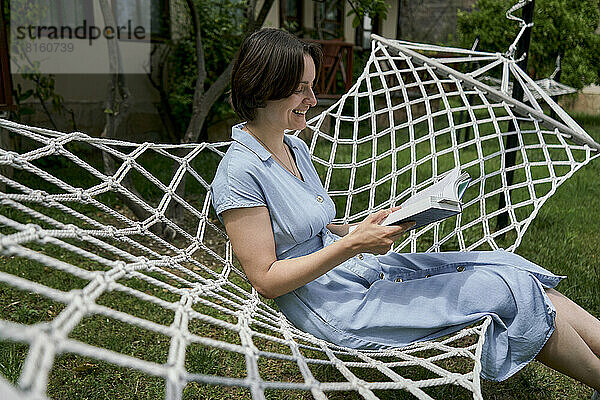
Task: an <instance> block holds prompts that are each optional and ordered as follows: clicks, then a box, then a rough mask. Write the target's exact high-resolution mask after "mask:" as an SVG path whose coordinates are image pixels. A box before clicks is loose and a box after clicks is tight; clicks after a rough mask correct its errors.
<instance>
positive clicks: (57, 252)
mask: <svg viewBox="0 0 600 400" xmlns="http://www.w3.org/2000/svg"><path fill="white" fill-rule="evenodd" d="M372 49H373V50H372V54H371V56H370V59H369V61H368V63H367V65H366V67H365V70H364V72H363V74H362V75H361V76H360V78H359V79H358V81H357V82H356V84H355V85H354V86H353V87H352V88H351V90H350V91H349V92H348V93H346V94H345V95H343V96H342V98H341V99H340V100H339V101H338V102H337V103H335V104H334V105H332V106H331V107H330V108H329V109H328V110H326V111H324V112H323V113H322V114H320V115H319V116H317V117H315V118H313V119H312V120H311V121H309V124H308V125H309V129H308V132H309V133H310V135H309V136H310V137H309V138H308V139H309V142H310V150H311V153H312V156H313V161H314V163H315V165H316V168H317V170H318V172H319V173H320V174H321V175H322V179H323V182H324V185H325V187H326V189H327V190H328V192H329V193H330V194H331V196H332V197H333V198H334V201H336V203H337V207H338V216H339V217H340V218H339V221H356V220H360V219H362V218H364V217H365V216H366V215H367V214H368V213H371V212H373V211H376V210H378V209H381V208H384V207H389V206H391V205H394V204H397V203H399V202H400V201H402V200H403V199H404V198H406V197H407V196H409V195H411V194H412V193H414V192H415V191H417V190H419V189H421V188H423V187H425V186H427V185H429V184H431V183H432V182H434V181H436V180H437V179H439V177H440V176H442V175H443V174H444V173H445V172H447V171H449V170H450V169H452V168H454V167H455V166H459V165H460V166H461V167H462V168H463V169H464V170H466V171H468V172H469V173H470V175H471V177H473V178H474V179H473V183H472V187H471V188H470V189H469V190H468V191H467V193H466V195H465V198H464V199H465V206H464V211H463V214H462V215H461V216H458V217H454V218H453V219H449V220H446V221H445V222H442V223H437V224H434V225H432V226H429V227H426V228H423V229H420V230H418V231H416V232H412V233H411V234H410V235H409V236H407V237H406V239H405V240H404V241H402V242H401V243H399V244H398V245H397V246H396V249H397V250H398V251H417V250H419V251H440V250H446V249H457V248H458V249H461V250H470V249H496V248H498V247H500V246H504V247H507V248H508V249H509V250H511V251H514V250H515V249H516V247H517V246H518V245H519V243H520V241H521V238H522V236H523V234H524V232H525V230H526V229H527V227H528V226H529V224H530V223H531V221H532V220H533V218H534V217H535V215H536V214H537V212H538V210H539V209H540V207H541V206H542V204H543V203H544V202H545V200H547V199H548V198H549V197H550V196H551V195H552V194H553V193H554V191H555V190H556V189H557V187H558V186H559V185H560V184H561V183H562V182H564V181H565V180H566V179H567V178H568V177H569V176H571V175H572V174H573V173H574V172H575V171H576V170H577V169H579V168H580V167H581V166H583V165H585V164H586V163H588V162H589V161H590V160H591V159H593V158H595V157H597V156H598V150H599V149H600V145H598V144H597V143H596V142H594V140H592V138H591V137H589V136H588V135H587V134H586V133H585V132H584V131H583V130H582V129H581V128H580V127H579V126H578V125H577V124H576V123H575V122H574V121H573V120H572V119H571V118H570V117H569V116H568V115H567V114H566V113H565V112H564V111H563V110H562V109H561V108H560V107H558V106H557V105H556V104H555V103H554V102H553V101H552V100H551V99H550V97H549V96H548V95H547V94H546V93H544V92H543V90H541V89H540V88H539V87H538V86H537V85H536V84H535V83H534V82H532V81H531V79H529V78H528V77H527V75H526V74H524V73H523V72H522V71H521V70H520V69H519V68H518V67H517V65H516V64H515V61H514V60H513V59H512V58H510V57H508V58H507V57H506V56H505V55H501V54H492V53H485V52H480V51H469V50H463V49H453V48H444V47H439V46H426V45H419V44H411V43H406V42H400V41H391V40H387V39H384V38H381V37H377V36H374V42H373V46H372ZM474 61H477V62H478V63H479V65H480V67H479V68H478V69H477V70H474V71H472V70H469V67H470V65H471V63H473V62H474ZM494 72H497V74H498V75H497V76H498V77H501V78H500V79H501V80H502V85H501V86H502V88H504V89H506V88H507V87H508V84H509V82H513V83H514V84H520V85H524V90H525V95H526V97H527V98H528V99H529V105H525V104H523V103H517V102H515V101H513V100H512V99H511V98H509V97H508V96H507V95H506V94H505V93H506V91H505V90H502V91H500V90H495V89H493V88H491V87H489V86H486V85H485V84H483V83H481V82H480V81H479V80H478V78H479V77H480V76H482V75H483V74H491V73H494ZM534 93H539V94H540V96H541V97H540V99H541V100H539V101H538V100H536V97H535V95H534ZM550 110H553V111H554V112H555V113H556V115H557V119H556V120H554V119H551V118H550V117H548V116H546V114H545V113H546V112H549V111H550ZM463 120H464V121H463ZM510 121H513V123H514V126H515V127H516V128H515V129H514V131H513V132H509V131H508V126H509V122H510ZM0 128H4V129H5V130H8V131H9V132H11V133H12V135H14V136H17V137H19V138H20V140H21V146H20V150H19V151H18V152H17V151H14V150H9V149H4V148H3V149H1V150H0V166H1V167H2V168H1V170H2V174H1V175H0V183H1V184H3V185H4V186H5V187H6V190H4V191H2V192H1V193H0V202H1V207H0V226H1V229H2V230H1V231H0V233H1V236H0V252H1V253H2V255H3V256H4V257H14V258H16V259H20V260H23V262H25V261H27V262H29V263H31V264H32V265H34V264H35V265H40V266H43V267H45V268H50V269H52V270H56V271H61V272H62V273H64V274H65V275H69V276H72V277H77V278H79V280H83V282H84V284H83V286H82V287H70V286H69V285H67V284H65V285H64V287H58V288H57V287H51V286H49V285H46V284H45V282H44V281H43V280H41V281H40V280H36V279H33V278H28V277H27V276H24V277H23V276H17V275H15V274H12V273H10V272H7V271H5V270H3V269H0V288H7V287H11V288H14V289H17V290H20V291H22V292H21V293H22V295H23V296H28V293H35V294H37V295H40V296H42V297H44V298H47V299H49V300H51V301H52V302H55V303H57V304H62V305H64V306H63V308H62V310H61V311H60V312H59V313H58V315H56V316H55V317H54V318H52V319H50V320H49V321H47V322H40V323H36V324H32V325H27V324H24V323H20V322H15V321H13V320H11V319H10V318H8V319H3V320H0V339H3V340H9V341H14V342H19V343H23V344H25V345H27V346H28V353H27V358H26V360H25V362H24V365H23V368H22V370H21V373H20V378H19V380H18V383H17V385H16V386H14V387H13V386H12V385H10V384H9V383H8V382H7V381H5V380H0V398H5V397H7V396H9V398H22V399H26V398H27V399H30V398H31V399H41V398H45V396H46V390H47V385H48V379H49V376H50V373H51V371H52V369H53V368H56V364H57V363H58V358H59V357H60V356H61V355H63V354H74V355H77V356H81V357H89V358H93V359H96V360H102V361H104V362H107V363H109V364H111V365H115V366H119V367H128V368H133V369H135V370H137V371H140V372H142V373H144V374H147V375H148V376H150V377H158V378H160V379H162V380H164V383H165V398H167V399H180V398H181V397H182V393H183V391H184V389H185V387H186V385H188V384H189V383H190V382H199V383H204V384H209V385H220V386H235V387H239V388H242V389H243V390H244V391H245V393H247V396H248V398H253V399H264V398H265V393H267V395H268V393H270V391H278V390H286V391H295V392H298V393H301V394H304V395H305V396H306V398H311V397H313V398H316V399H326V398H328V396H330V395H341V394H348V393H349V392H354V394H358V395H360V396H361V397H363V398H365V399H377V398H379V394H380V393H381V391H389V390H404V391H407V392H409V393H411V394H412V395H414V396H415V397H416V398H419V399H431V398H433V396H435V393H436V392H435V389H436V387H438V388H439V387H440V386H443V385H455V386H456V387H458V388H461V389H463V390H467V391H469V392H472V396H473V398H475V399H481V398H482V396H481V387H480V380H479V372H480V371H481V362H480V356H481V348H482V345H483V340H484V337H485V336H484V335H485V332H486V328H487V326H488V325H489V323H490V321H489V319H485V320H483V321H482V322H481V323H479V324H477V325H476V326H473V327H469V328H466V329H463V330H461V331H459V332H457V333H456V334H453V335H450V336H447V337H444V338H441V339H439V340H436V341H430V342H422V343H415V344H413V345H411V346H408V347H404V348H400V349H389V350H379V351H359V350H353V349H348V348H341V347H339V346H335V345H333V344H331V343H327V342H325V341H323V340H320V339H317V338H315V337H313V336H312V335H310V334H307V333H304V332H302V331H299V330H298V329H296V328H294V327H293V326H291V324H290V323H289V322H288V321H287V320H286V319H285V318H284V317H283V315H282V314H281V313H280V312H279V311H277V310H276V309H274V308H273V307H271V306H270V305H268V304H266V303H265V302H263V301H262V300H261V299H260V298H259V297H258V295H257V293H256V291H255V290H254V289H252V288H251V286H250V285H249V284H248V282H247V281H246V280H245V279H244V275H243V273H242V272H241V271H240V269H239V268H237V267H236V264H235V263H234V260H233V253H232V250H231V246H230V243H229V242H228V240H227V237H226V235H225V232H224V229H223V227H222V226H221V225H220V224H219V223H218V220H217V219H216V216H215V215H214V211H213V210H212V207H211V200H210V195H209V192H208V187H209V186H208V185H209V184H210V182H211V181H212V176H213V173H214V171H215V168H216V165H217V163H218V161H219V159H220V156H222V154H223V152H224V150H225V148H226V146H227V145H228V143H216V144H210V143H201V144H189V145H160V144H153V143H144V144H142V145H139V144H133V143H127V142H123V141H117V140H105V139H99V138H92V137H89V136H87V135H85V134H83V133H79V132H75V133H69V134H63V133H60V132H54V131H50V130H46V129H41V128H35V127H30V126H26V125H21V124H17V123H13V122H11V121H7V120H1V119H0ZM467 129H470V130H471V131H472V133H473V134H472V138H471V139H468V140H466V141H464V140H463V141H461V140H460V134H461V133H462V132H463V131H464V130H467ZM508 134H516V135H517V136H518V138H519V144H520V145H519V147H518V148H516V149H512V150H510V151H516V152H517V162H516V164H515V166H512V167H510V166H506V165H505V164H504V158H503V156H504V154H505V153H506V152H507V150H506V149H505V146H504V137H505V136H506V135H508ZM101 152H105V153H108V154H110V155H111V156H112V158H113V159H114V160H115V164H116V168H117V171H116V172H115V173H114V174H105V173H104V172H103V168H102V167H101V166H100V165H101V158H100V154H101ZM508 170H514V172H515V179H514V182H513V183H512V184H511V185H508V184H507V179H506V173H507V171H508ZM172 171H176V172H175V173H174V174H173V173H172ZM74 176H75V177H77V178H78V179H77V181H78V182H82V183H81V184H80V185H75V184H74V183H73V181H74V179H73V177H74ZM129 179H130V180H131V181H133V182H134V184H136V185H137V188H138V189H137V190H138V191H139V192H140V193H141V194H138V193H137V192H136V191H133V190H132V188H131V187H130V186H128V184H126V182H127V181H128V180H129ZM184 180H185V185H186V189H187V191H186V195H185V196H181V195H179V194H178V192H177V188H178V187H180V185H181V183H182V182H183V181H184ZM141 182H143V183H144V185H141V184H140V183H141ZM144 188H145V189H144ZM148 188H150V189H148ZM116 194H118V195H119V196H120V197H118V198H117V197H116ZM500 196H504V197H505V198H506V206H505V207H504V208H502V209H498V200H499V197H500ZM122 198H127V199H129V201H130V202H133V203H135V204H137V205H138V206H139V207H141V208H143V209H144V210H145V211H146V212H147V214H148V217H147V218H145V219H143V220H137V219H136V218H134V217H133V215H132V213H131V212H129V211H128V209H127V208H125V207H123V206H122V205H121V202H120V200H119V199H122ZM173 204H178V205H179V208H180V210H183V211H182V214H183V217H182V218H180V219H177V220H174V219H170V217H169V213H168V212H167V211H168V210H169V208H170V207H171V206H172V205H173ZM503 212H507V213H508V216H509V223H508V226H506V227H502V228H500V229H496V226H495V220H496V219H497V218H498V216H499V215H500V214H501V213H503ZM177 221H183V222H177ZM159 225H163V226H164V225H166V226H168V227H169V228H170V229H171V230H172V231H173V232H175V233H176V236H175V238H174V239H173V240H169V241H167V240H165V239H164V238H163V237H161V236H159V235H157V234H155V233H154V232H155V231H156V230H155V229H154V228H156V227H157V226H159ZM132 282H134V283H135V284H133V283H132ZM140 285H143V287H147V288H148V289H147V290H145V289H142V288H141V286H140ZM1 290H3V289H1ZM111 293H118V294H120V295H123V296H127V297H128V298H132V299H134V300H135V301H137V302H140V303H144V304H147V305H149V306H153V307H159V308H160V309H161V310H163V311H164V313H166V314H168V315H170V316H171V317H170V320H169V322H168V323H158V322H156V321H151V320H149V319H146V318H145V317H144V316H143V315H141V316H140V315H135V313H134V312H127V311H124V308H123V307H121V305H120V304H119V303H118V302H112V303H110V302H109V303H107V302H105V301H102V299H103V296H106V295H108V294H111ZM93 316H101V317H102V318H103V319H106V320H107V321H116V322H119V323H121V324H124V325H125V326H126V327H127V328H125V329H128V330H139V331H143V332H147V333H151V334H152V335H155V336H156V337H159V338H161V340H162V341H163V342H164V343H168V345H166V346H167V347H166V348H165V353H166V354H165V355H164V358H163V359H162V360H158V361H157V360H154V359H148V358H147V357H144V356H139V357H134V356H131V355H126V354H123V353H121V352H119V351H118V350H116V349H114V348H111V347H110V346H108V345H103V344H98V343H89V342H86V341H85V340H84V339H82V337H80V336H77V335H76V334H74V332H76V331H77V330H78V329H80V327H81V326H82V324H84V321H86V319H87V318H90V317H93ZM116 335H118V332H117V333H116ZM167 348H168V350H166V349H167ZM198 348H202V349H214V350H215V351H218V354H219V355H218V356H215V360H214V362H215V363H216V364H217V365H218V364H219V362H220V361H219V359H218V358H219V357H221V356H223V357H225V359H227V360H229V359H231V358H240V359H241V360H242V363H243V364H244V365H245V371H244V374H243V376H241V377H240V376H238V375H236V374H235V373H232V372H231V369H230V368H227V366H226V365H221V367H222V368H218V369H217V372H214V371H213V372H211V371H206V370H197V369H194V368H195V366H194V365H192V364H189V363H188V362H187V361H186V359H187V360H189V358H190V354H191V353H192V351H193V350H194V349H198ZM211 354H212V353H211ZM456 358H461V359H462V361H459V362H456V361H455V360H456ZM451 361H452V362H451ZM273 365H276V366H277V367H273ZM281 365H285V368H281V370H282V371H283V370H288V369H292V370H294V371H296V375H295V377H294V378H290V377H289V376H288V375H284V374H283V373H277V371H276V372H273V370H274V369H275V370H279V367H280V366H281ZM323 370H327V371H329V372H328V373H323ZM415 370H419V371H421V372H420V374H417V375H415V373H414V371H415ZM331 371H333V372H331ZM407 374H408V375H407ZM9 393H10V394H9ZM7 398H8V397H7Z"/></svg>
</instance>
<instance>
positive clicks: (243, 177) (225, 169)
mask: <svg viewBox="0 0 600 400" xmlns="http://www.w3.org/2000/svg"><path fill="white" fill-rule="evenodd" d="M210 191H211V194H212V203H213V207H214V209H215V211H216V213H217V216H218V217H219V220H221V222H223V220H222V218H221V213H222V212H223V211H225V210H229V209H231V208H244V207H258V206H266V201H265V197H264V194H263V191H262V189H261V186H260V185H259V180H258V177H257V176H256V173H253V168H243V167H239V166H238V167H232V166H231V164H230V163H229V159H227V160H226V159H223V160H221V164H219V167H218V168H217V173H216V174H215V179H214V180H213V182H212V184H211V185H210Z"/></svg>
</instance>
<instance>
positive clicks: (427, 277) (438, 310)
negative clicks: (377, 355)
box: [211, 124, 564, 380]
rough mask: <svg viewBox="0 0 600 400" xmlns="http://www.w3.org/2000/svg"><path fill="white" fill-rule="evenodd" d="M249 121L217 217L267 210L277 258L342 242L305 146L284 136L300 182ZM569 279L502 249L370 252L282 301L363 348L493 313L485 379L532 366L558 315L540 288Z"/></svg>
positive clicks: (435, 333)
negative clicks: (248, 130)
mask: <svg viewBox="0 0 600 400" xmlns="http://www.w3.org/2000/svg"><path fill="white" fill-rule="evenodd" d="M242 127H243V125H241V124H240V125H237V126H234V127H233V129H232V139H233V142H232V144H231V146H230V147H229V149H228V151H227V153H226V154H225V156H224V157H223V159H222V161H221V163H220V164H219V167H218V169H217V172H216V175H215V178H214V181H213V182H212V185H211V193H212V200H213V206H214V208H215V210H216V212H217V215H218V216H219V218H221V215H220V214H221V213H222V212H223V211H225V210H228V209H231V208H241V207H255V206H266V207H267V208H268V209H269V214H270V217H271V225H272V228H273V234H274V238H275V249H276V253H277V258H278V259H286V258H292V257H299V256H303V255H306V254H310V253H313V252H315V251H318V250H320V249H321V248H323V247H324V246H327V245H329V244H331V243H333V242H334V241H335V240H338V239H339V237H338V236H336V235H334V234H333V233H331V232H330V231H329V230H328V229H327V228H326V225H327V224H329V223H330V222H331V221H332V219H333V218H334V216H335V205H334V203H333V201H332V200H331V198H330V197H329V196H328V195H327V192H326V191H325V189H324V188H323V186H322V184H321V181H320V179H319V177H318V175H317V172H316V171H315V168H314V166H313V165H312V162H311V160H310V155H309V151H308V147H307V145H306V144H305V143H304V142H303V141H302V140H301V139H299V138H297V137H295V136H290V135H285V137H284V142H285V143H286V144H287V145H288V146H289V147H290V149H291V150H292V152H293V153H292V154H293V155H294V157H295V159H296V163H297V165H298V169H299V170H300V172H301V174H302V177H303V179H304V181H302V180H300V179H298V178H296V177H295V176H293V175H292V174H291V173H290V172H289V171H287V170H286V169H284V168H283V167H282V166H281V165H280V164H279V163H277V162H276V161H275V159H274V158H273V157H271V154H270V153H269V152H268V151H267V150H266V149H265V148H264V147H263V146H262V145H261V144H260V143H259V142H258V141H257V140H256V139H254V138H253V137H252V136H251V135H249V134H248V133H246V132H244V131H243V130H241V128H242ZM249 240H251V239H249ZM562 278H564V277H562V276H556V275H554V274H552V273H550V272H549V271H547V270H545V269H543V268H541V267H539V266H538V265H536V264H534V263H532V262H530V261H527V260H526V259H524V258H522V257H520V256H518V255H516V254H513V253H509V252H505V251H502V250H499V251H480V252H477V251H473V252H443V253H411V254H401V253H395V252H389V253H388V254H386V255H381V256H375V255H372V254H368V253H363V254H360V255H358V256H355V257H353V258H351V259H349V260H347V261H345V262H343V263H342V264H340V265H339V266H337V267H335V268H334V269H332V270H330V271H329V272H327V273H326V274H324V275H322V276H321V277H319V278H317V279H315V280H314V281H312V282H310V283H308V284H306V285H304V286H303V287H300V288H298V289H296V290H294V291H292V292H290V293H288V294H285V295H283V296H280V297H278V298H276V299H275V301H276V302H277V304H278V305H279V307H280V309H281V311H282V312H283V313H284V314H285V316H286V317H287V318H288V319H289V320H290V321H291V322H292V323H293V324H294V325H296V327H298V328H300V329H302V330H304V331H306V332H309V333H311V334H313V335H315V336H317V337H319V338H322V339H325V340H328V341H330V342H332V343H336V344H338V345H342V346H347V347H352V348H362V349H378V348H389V347H399V346H403V345H407V344H410V343H412V342H415V341H419V340H427V339H433V338H436V337H439V336H442V335H445V334H448V333H451V332H454V331H457V330H459V329H461V328H463V327H465V326H467V325H469V324H472V323H473V322H475V321H478V320H480V319H481V318H483V317H484V316H486V315H490V316H492V319H493V322H492V324H491V325H490V327H489V328H488V330H487V334H486V337H485V343H484V347H483V355H482V360H481V361H482V369H483V370H482V376H483V377H484V378H487V379H493V380H503V379H506V378H508V377H509V376H511V375H513V374H514V373H515V372H517V371H518V370H520V369H521V368H523V367H524V366H525V365H526V364H527V363H528V362H530V361H531V360H532V359H533V358H534V357H535V356H536V355H537V353H538V352H539V351H540V349H541V348H542V347H543V345H544V344H545V343H546V341H547V340H548V338H549V337H550V335H551V334H552V332H553V331H554V317H555V313H556V311H555V309H554V307H553V305H552V303H551V302H550V300H549V298H548V296H547V295H546V294H545V292H544V290H543V288H548V287H554V286H556V285H557V284H558V282H559V281H560V280H561V279H562Z"/></svg>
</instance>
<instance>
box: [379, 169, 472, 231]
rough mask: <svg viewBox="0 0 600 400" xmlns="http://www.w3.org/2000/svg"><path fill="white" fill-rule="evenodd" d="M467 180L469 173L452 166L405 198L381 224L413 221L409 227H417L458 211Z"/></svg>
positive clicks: (460, 207)
mask: <svg viewBox="0 0 600 400" xmlns="http://www.w3.org/2000/svg"><path fill="white" fill-rule="evenodd" d="M470 181H471V178H470V176H469V174H468V173H466V172H462V173H461V170H460V168H455V169H453V170H452V171H450V172H449V173H448V174H447V175H446V176H445V177H444V178H443V179H441V180H440V181H438V182H437V183H434V184H433V185H431V186H429V187H427V188H426V189H423V190H421V191H420V192H418V193H416V194H415V195H414V196H412V197H410V198H409V199H407V200H406V201H405V202H404V203H402V204H401V206H402V208H401V209H399V210H396V211H394V212H393V213H391V214H390V215H388V216H387V218H386V219H385V220H383V222H382V223H381V225H399V224H402V223H404V222H409V221H415V222H416V224H415V226H413V227H412V228H411V229H416V228H420V227H422V226H425V225H429V224H431V223H432V222H436V221H440V220H442V219H445V218H448V217H451V216H453V215H456V214H459V213H460V212H461V211H462V205H461V202H460V199H461V198H462V196H463V194H464V193H465V190H466V189H467V187H468V186H469V182H470Z"/></svg>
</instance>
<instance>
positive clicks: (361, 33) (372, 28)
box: [354, 15, 381, 49]
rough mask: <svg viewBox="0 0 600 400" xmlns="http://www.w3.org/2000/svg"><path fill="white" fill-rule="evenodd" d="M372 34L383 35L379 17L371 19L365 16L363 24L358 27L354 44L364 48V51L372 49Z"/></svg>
mask: <svg viewBox="0 0 600 400" xmlns="http://www.w3.org/2000/svg"><path fill="white" fill-rule="evenodd" d="M371 33H374V34H376V35H381V23H380V18H379V15H376V16H375V17H374V18H370V17H369V16H367V15H365V17H364V18H363V21H362V24H360V25H358V26H357V27H356V31H355V36H354V44H355V45H357V46H360V47H362V48H363V49H370V48H371Z"/></svg>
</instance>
